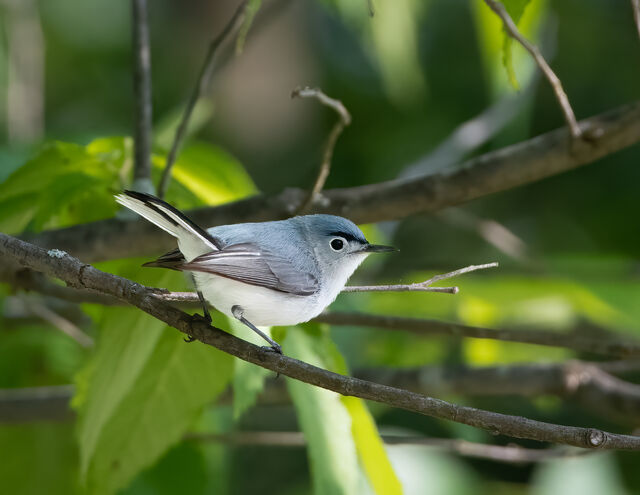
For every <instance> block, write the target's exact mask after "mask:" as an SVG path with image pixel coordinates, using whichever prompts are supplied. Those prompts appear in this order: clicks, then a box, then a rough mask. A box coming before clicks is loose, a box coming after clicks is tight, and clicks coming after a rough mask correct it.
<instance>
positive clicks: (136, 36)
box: [131, 0, 153, 192]
mask: <svg viewBox="0 0 640 495" xmlns="http://www.w3.org/2000/svg"><path fill="white" fill-rule="evenodd" d="M131 7H132V28H133V48H134V49H133V53H134V70H133V91H134V95H135V98H134V99H135V106H136V117H135V135H134V154H135V160H134V169H133V179H134V183H133V188H134V189H136V190H141V191H143V192H153V191H152V190H151V191H149V189H153V183H152V182H151V115H152V104H151V50H150V48H149V25H148V23H147V0H131Z"/></svg>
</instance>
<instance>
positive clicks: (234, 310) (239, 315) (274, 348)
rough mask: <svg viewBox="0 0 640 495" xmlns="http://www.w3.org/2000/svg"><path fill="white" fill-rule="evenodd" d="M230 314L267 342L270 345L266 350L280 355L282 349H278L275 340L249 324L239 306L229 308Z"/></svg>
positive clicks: (278, 346)
mask: <svg viewBox="0 0 640 495" xmlns="http://www.w3.org/2000/svg"><path fill="white" fill-rule="evenodd" d="M231 314H233V317H234V318H235V319H236V320H238V321H240V322H242V323H244V324H245V325H246V326H248V327H249V328H250V329H251V330H253V331H254V332H256V333H257V334H258V335H260V337H262V338H263V339H264V340H266V341H267V342H269V344H270V345H271V347H268V349H271V350H272V351H274V352H277V353H278V354H282V347H280V344H278V343H277V342H276V341H275V340H273V339H272V338H271V337H269V336H268V335H267V334H266V333H264V332H263V331H262V330H260V329H259V328H258V327H256V326H255V325H254V324H253V323H251V322H250V321H249V320H247V319H246V318H245V317H244V309H242V307H241V306H238V305H237V304H236V305H235V306H232V307H231Z"/></svg>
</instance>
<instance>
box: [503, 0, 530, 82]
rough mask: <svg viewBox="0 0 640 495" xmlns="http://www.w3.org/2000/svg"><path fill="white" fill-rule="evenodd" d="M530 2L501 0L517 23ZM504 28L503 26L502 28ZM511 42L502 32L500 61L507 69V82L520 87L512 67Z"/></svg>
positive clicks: (525, 0)
mask: <svg viewBox="0 0 640 495" xmlns="http://www.w3.org/2000/svg"><path fill="white" fill-rule="evenodd" d="M529 2H531V0H503V1H502V4H503V5H504V7H505V9H507V12H508V13H509V15H510V16H511V19H513V22H514V23H515V24H516V26H517V25H518V23H519V22H520V19H521V18H522V14H524V9H525V8H526V7H527V5H528V4H529ZM503 29H504V28H503ZM512 44H513V38H512V37H511V36H509V35H508V34H507V32H506V31H505V33H504V41H503V44H502V63H503V64H504V68H505V69H506V70H507V77H508V78H509V82H510V83H511V86H513V89H520V86H519V85H518V79H517V78H516V72H515V69H514V68H513V58H512V54H511V45H512Z"/></svg>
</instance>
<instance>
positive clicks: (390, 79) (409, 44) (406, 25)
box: [324, 0, 429, 107]
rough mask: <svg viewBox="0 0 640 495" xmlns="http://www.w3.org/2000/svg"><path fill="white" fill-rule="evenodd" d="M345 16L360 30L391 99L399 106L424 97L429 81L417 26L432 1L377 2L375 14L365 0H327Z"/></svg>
mask: <svg viewBox="0 0 640 495" xmlns="http://www.w3.org/2000/svg"><path fill="white" fill-rule="evenodd" d="M324 3H325V4H326V5H328V6H330V7H331V8H334V9H337V11H338V12H339V14H340V16H341V17H342V19H343V20H344V21H345V22H346V23H348V24H349V25H350V26H351V27H352V28H354V29H355V30H356V31H357V32H359V33H360V36H361V38H362V41H363V43H362V46H363V47H364V49H366V50H368V51H369V56H370V58H371V59H372V61H373V65H374V66H376V67H377V68H378V70H379V72H380V76H381V78H382V82H383V84H384V87H385V89H386V92H387V94H388V96H389V98H390V99H391V100H392V101H393V102H394V103H395V104H396V105H397V106H400V107H410V106H411V105H415V104H416V102H420V101H422V100H424V99H425V97H426V93H427V81H426V78H425V76H424V68H423V67H422V66H421V64H420V58H419V54H418V29H419V28H418V26H419V24H420V22H421V20H422V19H423V13H424V11H425V10H426V6H428V3H429V2H424V1H419V0H396V1H395V2H378V3H376V6H375V10H376V13H375V16H374V17H371V16H370V15H369V9H368V8H367V4H366V2H365V1H361V2H354V1H352V0H325V2H324Z"/></svg>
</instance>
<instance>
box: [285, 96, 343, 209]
mask: <svg viewBox="0 0 640 495" xmlns="http://www.w3.org/2000/svg"><path fill="white" fill-rule="evenodd" d="M291 98H315V99H317V100H318V101H319V102H320V103H322V104H323V105H326V106H328V107H330V108H333V110H335V111H336V113H337V114H338V117H339V118H338V120H337V122H336V123H335V124H334V126H333V128H332V129H331V132H330V133H329V137H328V138H327V144H326V145H325V148H324V153H323V155H322V163H321V164H320V170H318V175H317V177H316V180H315V182H314V184H313V187H312V188H311V190H310V191H309V194H308V195H307V198H306V199H305V200H304V201H303V202H302V204H301V206H300V208H298V211H297V212H296V214H298V215H302V214H303V213H305V212H307V211H308V210H309V208H310V207H311V205H312V204H313V202H314V201H315V199H316V198H317V196H318V194H320V191H322V188H323V187H324V185H325V183H326V182H327V178H328V177H329V173H330V172H331V159H332V158H333V150H334V149H335V147H336V142H337V141H338V137H340V134H342V131H343V130H344V128H345V127H346V126H348V125H349V124H351V114H350V113H349V111H348V110H347V109H346V108H345V106H344V105H343V104H342V102H341V101H340V100H336V99H334V98H330V97H328V96H327V95H326V94H324V93H323V92H322V90H321V89H319V88H308V87H306V88H296V89H294V90H293V91H292V92H291Z"/></svg>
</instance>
